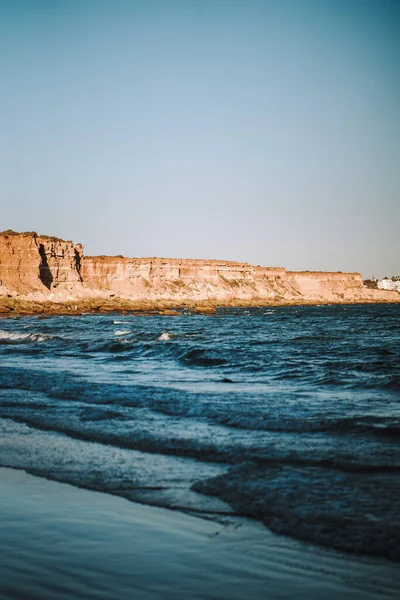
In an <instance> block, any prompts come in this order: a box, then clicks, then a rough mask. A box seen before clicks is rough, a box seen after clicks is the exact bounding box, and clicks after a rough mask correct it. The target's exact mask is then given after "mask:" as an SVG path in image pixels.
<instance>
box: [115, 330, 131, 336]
mask: <svg viewBox="0 0 400 600" xmlns="http://www.w3.org/2000/svg"><path fill="white" fill-rule="evenodd" d="M129 333H130V331H125V330H122V329H117V331H114V335H116V336H120V335H128V334H129Z"/></svg>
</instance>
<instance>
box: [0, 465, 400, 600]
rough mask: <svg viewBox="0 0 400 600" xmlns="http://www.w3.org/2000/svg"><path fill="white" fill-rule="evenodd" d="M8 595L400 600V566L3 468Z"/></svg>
mask: <svg viewBox="0 0 400 600" xmlns="http://www.w3.org/2000/svg"><path fill="white" fill-rule="evenodd" d="M0 531H1V536H0V556H1V561H0V597H1V598H2V599H5V600H6V599H9V598H12V599H16V598H18V599H20V598H24V599H27V600H28V599H41V600H46V599H50V598H51V599H54V598H57V599H64V598H68V599H71V598H74V599H81V598H96V599H97V598H103V599H104V598H110V599H111V598H118V599H125V598H126V599H128V598H135V599H138V600H141V599H144V600H147V599H149V600H150V599H163V600H164V599H166V600H169V599H171V600H172V599H174V600H176V599H180V598H182V599H183V598H185V599H199V600H200V599H201V600H206V599H215V600H217V599H229V600H233V599H236V598H237V599H244V598H246V599H247V600H253V599H254V600H255V599H261V598H262V599H265V598H277V599H278V598H279V599H283V598H296V599H302V598H304V599H306V598H307V599H319V598H324V600H329V599H331V598H332V600H333V599H336V598H339V597H341V598H360V599H361V598H363V599H372V598H393V599H394V598H398V597H399V594H400V567H399V566H398V565H395V564H392V563H390V562H385V561H377V560H372V559H366V558H360V557H354V556H346V555H344V554H340V553H336V552H332V551H328V550H323V549H319V548H315V547H313V546H310V545H307V544H303V543H301V542H296V541H293V540H290V539H287V538H285V537H283V536H276V535H274V534H272V533H270V532H269V531H268V530H266V529H265V528H264V527H263V526H262V525H260V524H259V523H256V522H252V521H248V520H238V521H236V522H231V523H230V524H229V525H222V524H219V523H215V522H210V521H205V520H203V519H200V518H196V517H192V516H189V515H185V514H181V513H178V512H172V511H168V510H165V509H158V508H151V507H145V506H141V505H138V504H134V503H131V502H129V501H127V500H124V499H121V498H117V497H113V496H110V495H107V494H102V493H97V492H91V491H87V490H82V489H77V488H74V487H72V486H69V485H66V484H60V483H55V482H51V481H47V480H44V479H41V478H37V477H33V476H32V475H28V474H26V473H25V472H24V471H16V470H11V469H0Z"/></svg>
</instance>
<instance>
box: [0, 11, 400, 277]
mask: <svg viewBox="0 0 400 600" xmlns="http://www.w3.org/2000/svg"><path fill="white" fill-rule="evenodd" d="M0 70H1V94H0V139H1V143H0V187H1V189H0V193H1V211H0V230H1V229H8V228H11V229H15V230H18V231H24V230H35V231H37V232H39V233H47V234H52V235H56V236H59V237H64V238H67V239H73V240H74V241H76V242H78V241H82V242H83V243H84V245H85V252H86V254H124V255H126V256H164V257H193V258H221V259H230V260H240V261H248V262H252V263H254V264H261V265H276V266H285V267H286V268H288V269H299V270H302V269H314V270H342V271H345V270H359V271H361V272H362V273H363V274H364V275H366V276H370V275H381V276H383V275H389V276H390V275H394V274H400V258H399V257H400V241H399V240H400V197H399V196H400V193H399V192H400V2H399V1H398V0H376V1H368V0H365V1H364V0H343V1H342V0H315V1H312V0H158V1H157V0H154V1H153V0H141V1H140V0H137V1H135V0H129V1H128V0H127V1H124V0H108V1H102V0H93V1H91V0H48V1H46V0H0Z"/></svg>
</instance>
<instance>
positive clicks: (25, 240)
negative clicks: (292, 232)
mask: <svg viewBox="0 0 400 600" xmlns="http://www.w3.org/2000/svg"><path fill="white" fill-rule="evenodd" d="M0 280H1V285H0V295H2V296H8V295H11V296H24V297H26V298H28V299H29V298H33V297H35V298H49V299H51V300H56V301H59V302H62V301H64V300H70V299H71V298H89V297H95V296H96V297H97V298H99V297H107V298H110V296H111V297H114V296H115V297H120V298H125V299H130V300H146V301H173V302H174V303H179V302H181V303H182V304H185V303H188V302H195V303H198V302H204V303H207V302H212V303H217V304H218V303H219V304H221V305H222V304H224V305H228V306H229V305H240V304H241V303H242V304H250V305H257V304H260V305H262V304H268V303H280V304H293V303H298V304H302V303H310V302H311V303H319V302H335V303H344V302H374V301H375V302H376V301H397V298H399V297H400V296H399V294H398V293H397V292H385V291H383V290H369V289H368V290H367V289H366V288H364V287H363V283H362V277H361V275H360V274H359V273H340V272H338V273H328V272H311V271H304V272H293V271H286V269H284V268H282V267H260V266H253V265H250V264H248V263H239V262H229V261H218V260H192V259H190V260H189V259H168V258H124V257H122V256H88V257H85V256H83V247H82V245H81V244H74V243H73V242H72V241H64V240H60V239H58V238H55V237H49V236H43V235H38V234H36V233H35V232H27V233H15V232H12V231H5V232H3V233H0Z"/></svg>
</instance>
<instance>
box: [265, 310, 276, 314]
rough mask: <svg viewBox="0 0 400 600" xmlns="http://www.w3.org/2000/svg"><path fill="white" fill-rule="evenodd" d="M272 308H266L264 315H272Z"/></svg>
mask: <svg viewBox="0 0 400 600" xmlns="http://www.w3.org/2000/svg"><path fill="white" fill-rule="evenodd" d="M274 312H275V311H274V310H267V311H265V313H264V315H273V314H274Z"/></svg>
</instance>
